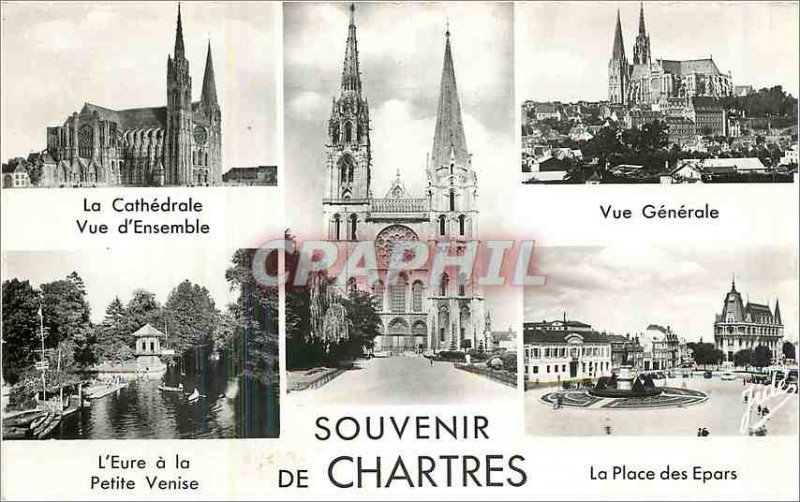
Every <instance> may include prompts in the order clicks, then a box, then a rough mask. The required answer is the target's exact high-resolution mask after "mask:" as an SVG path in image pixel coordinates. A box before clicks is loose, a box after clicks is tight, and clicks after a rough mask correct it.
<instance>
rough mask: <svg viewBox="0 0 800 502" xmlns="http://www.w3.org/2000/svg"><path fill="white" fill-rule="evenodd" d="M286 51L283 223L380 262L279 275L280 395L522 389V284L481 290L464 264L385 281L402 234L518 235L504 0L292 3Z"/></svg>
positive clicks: (327, 400) (469, 394)
mask: <svg viewBox="0 0 800 502" xmlns="http://www.w3.org/2000/svg"><path fill="white" fill-rule="evenodd" d="M312 46H313V47H316V48H317V49H316V50H314V51H309V50H307V48H308V47H312ZM284 61H285V63H284V89H285V91H284V100H285V130H286V134H285V137H286V166H287V167H286V179H287V193H288V194H289V195H288V196H287V206H286V217H287V226H288V227H289V228H290V229H292V231H291V232H292V236H293V238H294V239H295V240H296V243H297V246H298V249H301V248H302V247H303V245H304V243H308V242H309V241H310V240H315V239H316V240H323V241H326V242H330V243H332V245H335V246H336V247H337V249H340V250H342V251H343V252H353V251H354V250H355V249H361V248H360V247H359V244H361V243H368V244H369V245H370V246H372V249H373V251H374V253H375V254H376V255H377V257H378V258H379V262H377V263H375V265H374V266H373V267H372V268H371V270H373V271H375V272H376V277H375V278H374V280H372V279H371V280H367V279H366V277H364V276H361V277H358V278H356V277H351V278H350V279H349V280H347V281H341V280H340V279H341V277H342V276H341V274H340V275H339V276H338V277H334V275H333V274H331V273H329V271H327V270H326V271H322V272H320V271H316V272H315V273H313V274H310V275H308V274H306V275H305V276H304V277H302V281H299V283H298V281H297V280H295V281H292V286H291V287H289V286H287V300H286V303H287V312H286V318H287V326H286V337H287V341H286V345H287V371H288V376H287V387H288V390H289V393H290V394H289V399H290V400H291V401H292V402H293V403H297V404H298V405H306V404H313V405H316V404H342V403H357V404H405V403H429V404H448V403H476V402H491V401H494V400H498V399H501V400H510V399H514V397H515V396H516V395H517V394H516V391H515V387H516V384H517V354H518V351H517V343H518V342H517V341H518V336H519V328H518V327H519V326H520V323H519V320H518V319H519V317H518V316H519V304H518V298H519V296H518V291H514V290H513V289H511V288H510V287H509V288H506V287H501V286H497V287H481V286H480V285H479V284H478V283H477V281H475V280H474V279H473V278H471V277H469V276H470V275H471V274H470V273H465V272H463V269H461V268H458V269H456V267H448V268H446V269H445V270H444V272H441V273H438V274H436V277H431V276H432V275H434V274H432V273H431V268H430V267H428V266H426V264H421V265H420V266H418V267H415V268H413V269H412V270H406V271H403V272H402V273H399V274H395V275H394V276H392V274H387V262H386V260H385V259H386V258H387V257H388V256H389V255H390V254H391V249H392V247H393V246H395V245H397V244H398V243H409V242H412V243H418V242H422V243H427V242H435V241H447V242H450V243H452V244H453V246H456V247H458V246H461V248H462V249H463V248H464V246H466V245H467V244H468V243H469V242H470V241H477V239H478V235H479V228H480V229H481V230H480V235H481V237H482V238H487V237H495V238H497V237H498V236H500V235H506V236H507V235H511V231H512V228H511V227H510V226H509V224H508V222H507V221H506V220H505V219H504V218H503V216H504V211H503V209H502V201H503V200H509V197H510V196H511V195H509V194H510V190H511V189H512V188H513V187H514V186H515V185H516V183H517V181H516V173H514V170H513V169H512V168H511V167H512V166H514V165H515V162H514V157H515V155H514V149H513V144H514V126H513V124H514V104H513V99H514V96H513V5H512V4H510V3H491V2H486V3H482V2H474V3H456V2H452V3H405V4H404V3H393V4H382V3H361V2H359V3H356V4H350V5H348V4H341V3H340V4H335V3H334V4H323V3H313V4H312V3H288V4H285V5H284ZM293 259H298V257H289V258H287V267H288V268H289V270H290V273H292V272H291V271H292V263H293V261H292V260H293ZM299 259H300V261H301V262H302V258H299ZM340 259H341V260H343V259H344V258H341V257H340ZM297 268H298V269H300V268H301V267H300V266H298V267H297ZM453 269H456V270H453ZM459 270H461V272H459ZM295 272H298V275H299V270H295ZM294 278H295V279H298V277H297V275H295V276H294Z"/></svg>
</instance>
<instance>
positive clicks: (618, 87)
mask: <svg viewBox="0 0 800 502" xmlns="http://www.w3.org/2000/svg"><path fill="white" fill-rule="evenodd" d="M627 92H628V60H627V58H626V57H625V44H624V42H623V40H622V22H621V21H620V19H619V9H618V10H617V26H616V29H615V30H614V46H613V48H612V50H611V60H609V62H608V101H609V102H611V103H612V104H623V105H624V104H626V99H625V97H626V93H627Z"/></svg>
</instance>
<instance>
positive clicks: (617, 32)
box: [611, 9, 625, 59]
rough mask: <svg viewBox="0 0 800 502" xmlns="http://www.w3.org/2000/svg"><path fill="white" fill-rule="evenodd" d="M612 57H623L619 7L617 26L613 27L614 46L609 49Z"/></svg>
mask: <svg viewBox="0 0 800 502" xmlns="http://www.w3.org/2000/svg"><path fill="white" fill-rule="evenodd" d="M611 58H612V59H625V44H624V42H623V41H622V21H620V19H619V9H617V26H616V28H615V29H614V46H613V48H612V50H611Z"/></svg>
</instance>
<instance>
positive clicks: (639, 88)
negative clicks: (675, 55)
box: [608, 5, 734, 106]
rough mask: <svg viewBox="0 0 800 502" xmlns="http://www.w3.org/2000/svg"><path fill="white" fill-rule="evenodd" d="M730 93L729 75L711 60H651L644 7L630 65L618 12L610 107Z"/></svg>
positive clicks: (610, 64)
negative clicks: (612, 105)
mask: <svg viewBox="0 0 800 502" xmlns="http://www.w3.org/2000/svg"><path fill="white" fill-rule="evenodd" d="M733 89H734V88H733V82H732V80H731V74H730V72H728V73H727V74H726V73H722V72H721V71H720V70H719V68H717V65H716V63H714V59H713V58H711V57H709V58H707V59H691V60H684V61H676V60H668V59H653V57H652V55H651V51H650V35H649V34H648V33H647V28H646V26H645V20H644V5H640V7H639V32H638V34H637V35H636V42H635V43H634V46H633V62H632V63H629V62H628V59H627V58H626V56H625V44H624V42H623V38H622V22H621V21H620V13H619V10H618V11H617V23H616V27H615V30H614V45H613V47H612V49H611V59H610V60H609V62H608V100H609V101H610V102H611V103H612V104H621V105H637V104H654V103H663V104H665V105H670V106H674V105H675V103H674V101H676V100H687V99H690V98H694V97H714V98H719V97H723V96H730V95H732V94H733Z"/></svg>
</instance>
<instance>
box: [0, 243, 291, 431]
mask: <svg viewBox="0 0 800 502" xmlns="http://www.w3.org/2000/svg"><path fill="white" fill-rule="evenodd" d="M173 250H174V253H168V254H166V255H165V254H163V253H162V252H161V251H157V250H155V249H148V250H142V249H136V248H133V249H131V248H129V249H116V250H113V251H112V250H104V251H103V250H98V251H91V252H90V251H83V252H66V251H65V252H58V251H30V252H22V251H19V252H18V251H15V252H8V253H5V254H4V255H3V263H2V268H3V284H2V303H3V306H2V308H3V326H2V337H3V366H2V373H3V394H2V399H3V402H2V418H3V420H2V423H3V439H4V440H7V439H204V438H273V437H277V436H278V434H279V432H280V427H279V417H280V413H279V385H278V384H279V356H278V292H277V288H274V287H273V288H268V287H263V286H260V285H259V284H258V283H257V282H256V281H255V280H253V273H252V270H253V260H254V258H255V257H256V256H257V254H256V250H253V249H239V250H230V251H228V250H211V249H206V250H204V251H203V252H202V253H201V254H197V251H196V250H193V249H192V248H191V247H190V246H184V247H181V246H179V245H176V246H175V247H174V248H173ZM267 260H272V257H268V258H267ZM273 261H274V260H273ZM276 264H277V262H274V263H271V262H270V263H267V262H266V261H265V263H264V266H265V267H270V266H272V267H274V266H276Z"/></svg>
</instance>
